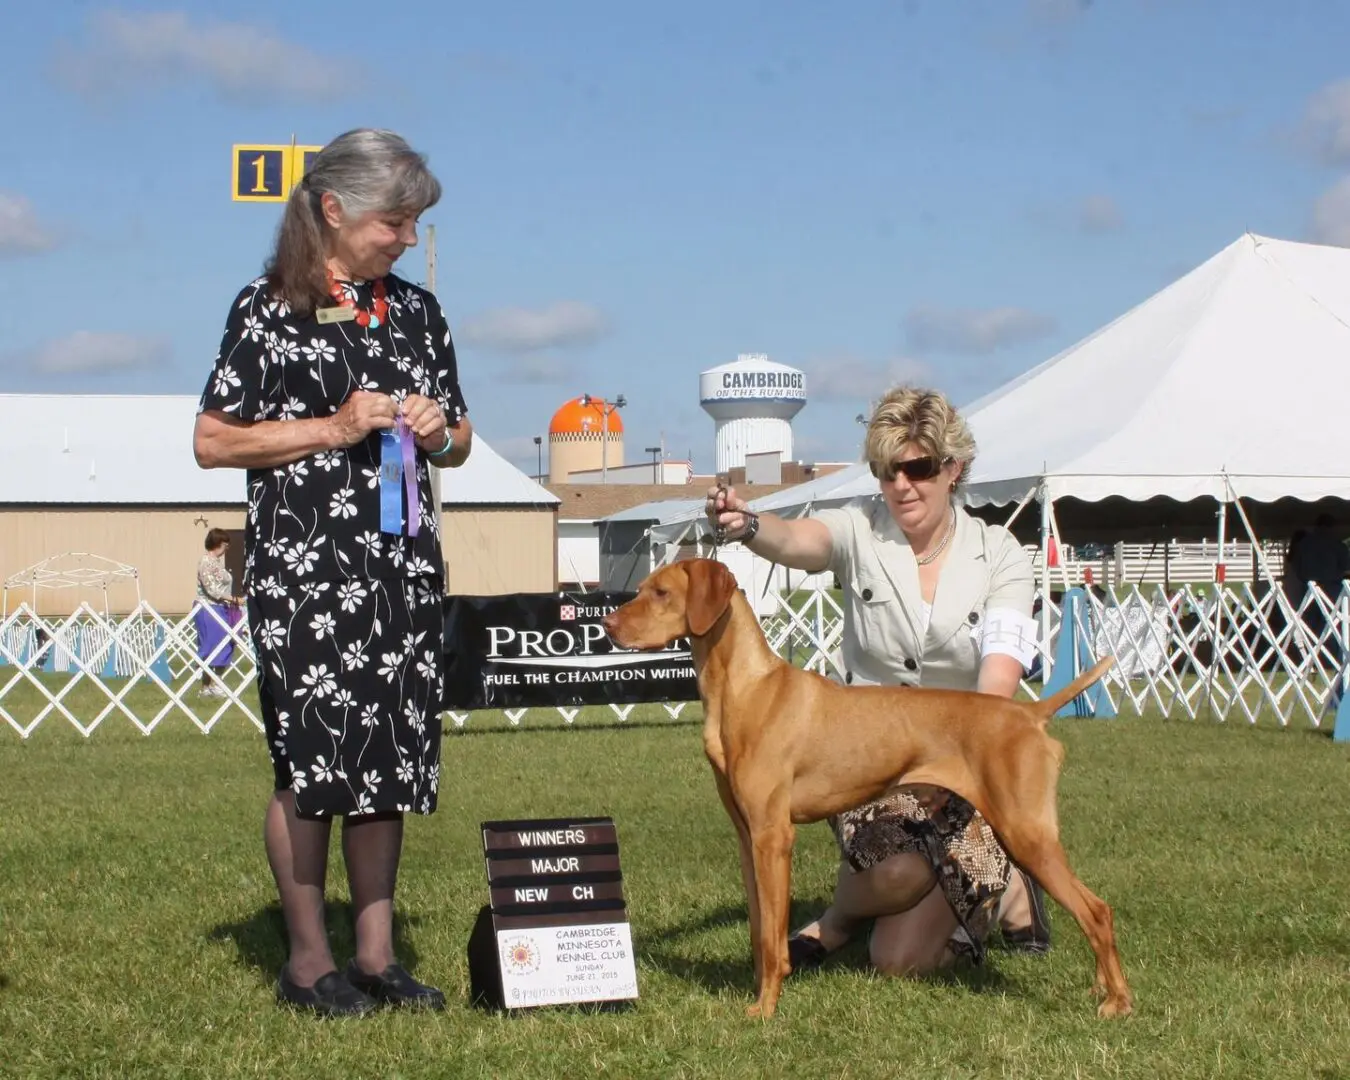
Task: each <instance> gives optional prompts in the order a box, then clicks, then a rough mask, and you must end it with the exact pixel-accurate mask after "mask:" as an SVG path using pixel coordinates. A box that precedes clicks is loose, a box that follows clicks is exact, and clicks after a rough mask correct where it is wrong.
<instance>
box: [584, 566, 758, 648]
mask: <svg viewBox="0 0 1350 1080" xmlns="http://www.w3.org/2000/svg"><path fill="white" fill-rule="evenodd" d="M735 591H736V576H735V575H734V574H732V572H731V571H730V570H728V569H727V568H726V567H725V566H723V565H722V564H721V563H720V562H715V561H714V560H712V559H688V560H686V561H684V562H677V563H672V564H671V565H670V566H664V567H662V568H661V569H660V570H657V571H656V572H655V573H654V574H650V575H649V576H648V577H647V578H646V579H645V580H644V581H643V582H642V584H641V585H639V586H638V594H637V596H635V597H633V599H631V600H629V601H628V603H626V604H624V605H623V606H622V607H620V608H618V609H617V610H615V611H611V612H610V613H609V614H608V615H606V616H605V617H604V619H603V620H602V624H603V625H604V628H605V632H606V633H607V634H609V636H610V637H611V638H613V639H614V643H615V644H616V645H619V646H621V647H622V648H625V649H661V648H664V647H665V646H667V645H669V644H670V643H671V642H672V641H675V640H677V639H678V638H682V637H702V636H703V635H704V634H706V633H707V632H708V631H709V630H711V629H712V628H713V626H714V624H716V622H717V620H718V619H720V618H721V617H722V613H723V612H725V611H726V609H727V605H728V604H730V603H731V597H732V594H733V593H735Z"/></svg>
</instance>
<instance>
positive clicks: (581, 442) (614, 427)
mask: <svg viewBox="0 0 1350 1080" xmlns="http://www.w3.org/2000/svg"><path fill="white" fill-rule="evenodd" d="M622 403H623V402H622V399H620V402H619V404H622ZM622 464H623V420H621V419H620V418H619V410H618V409H617V408H615V407H614V406H613V405H611V404H610V403H609V402H607V401H605V399H604V398H598V397H594V396H592V395H589V394H583V395H581V396H580V397H575V398H572V399H571V400H570V401H567V402H564V404H563V406H562V408H560V409H559V410H558V411H557V412H555V413H554V414H553V419H552V420H551V421H549V425H548V479H549V483H551V484H565V483H567V482H568V479H567V478H568V474H569V473H574V472H585V471H588V470H591V469H597V470H598V469H606V468H609V469H613V468H617V467H618V466H620V465H622Z"/></svg>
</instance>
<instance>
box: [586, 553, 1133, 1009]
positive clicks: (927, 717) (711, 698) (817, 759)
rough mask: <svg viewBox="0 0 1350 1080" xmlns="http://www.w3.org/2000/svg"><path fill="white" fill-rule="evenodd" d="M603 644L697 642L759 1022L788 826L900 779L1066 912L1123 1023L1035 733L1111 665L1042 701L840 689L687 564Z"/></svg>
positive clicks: (631, 607)
mask: <svg viewBox="0 0 1350 1080" xmlns="http://www.w3.org/2000/svg"><path fill="white" fill-rule="evenodd" d="M604 625H605V629H606V631H608V633H609V635H610V637H612V638H613V639H614V641H615V642H616V643H617V644H618V645H620V646H622V647H623V648H628V649H659V648H662V647H663V646H665V645H668V644H670V643H671V642H672V641H675V640H676V639H678V638H681V637H686V636H687V637H689V639H690V641H691V643H692V645H693V655H694V667H695V670H696V671H697V672H698V687H699V696H700V697H701V698H702V699H703V708H704V717H705V720H704V728H703V746H704V749H705V750H706V751H707V754H708V760H709V761H710V762H711V763H712V767H713V773H714V775H715V776H716V779H717V790H718V793H719V794H720V795H721V797H722V802H723V804H724V805H725V806H726V809H727V813H728V814H730V815H731V820H732V821H733V822H734V823H735V826H736V832H737V833H738V835H739V837H740V849H741V875H742V877H743V879H744V882H745V890H746V894H747V899H748V903H749V913H750V938H751V946H752V951H753V953H754V958H755V984H756V989H757V991H758V1000H757V1001H756V1003H755V1004H754V1005H752V1006H751V1007H750V1009H749V1012H750V1014H751V1015H752V1016H754V1015H758V1016H766V1017H767V1016H771V1015H772V1014H773V1011H774V1009H775V1007H776V1006H777V1003H778V997H779V995H780V993H781V992H782V983H783V978H784V977H785V976H786V975H787V974H788V972H789V969H790V965H789V963H788V955H787V937H788V902H789V899H790V897H791V887H792V885H791V874H792V845H793V839H794V832H795V830H794V829H793V824H794V823H796V824H806V823H808V822H812V821H820V820H822V819H823V818H826V817H829V816H831V815H833V814H838V813H841V812H842V811H844V810H849V809H852V808H854V807H856V806H859V805H860V804H862V803H864V802H867V801H868V800H870V799H874V798H876V797H877V796H879V795H880V794H882V792H884V791H885V790H886V789H887V788H889V787H890V786H891V785H892V784H894V783H896V782H900V781H903V782H905V783H916V784H936V785H937V786H939V787H944V788H947V789H948V790H950V791H954V792H956V793H957V794H958V795H960V796H961V797H962V798H964V799H966V800H968V801H969V802H970V803H971V804H972V805H973V806H974V807H975V809H977V810H978V811H979V812H980V814H981V815H983V817H984V819H985V820H986V821H987V822H988V823H989V825H990V827H991V828H992V829H993V830H994V832H995V834H996V835H997V836H998V838H999V841H1000V842H1001V843H1002V844H1003V847H1004V849H1005V850H1006V851H1007V852H1008V854H1009V856H1011V858H1012V859H1013V860H1014V861H1015V862H1016V863H1017V864H1018V865H1020V866H1022V867H1023V868H1024V869H1026V870H1027V872H1028V873H1030V874H1031V875H1032V876H1033V877H1035V879H1036V880H1037V881H1039V882H1040V883H1041V885H1042V887H1044V889H1045V890H1046V892H1048V893H1049V894H1050V895H1051V896H1053V897H1054V898H1055V900H1056V901H1058V902H1059V903H1060V904H1061V905H1063V907H1065V908H1066V909H1067V910H1068V911H1069V913H1070V914H1071V915H1072V916H1073V917H1074V919H1075V920H1077V922H1078V925H1079V926H1080V927H1081V928H1082V930H1083V933H1084V934H1086V935H1087V939H1088V942H1089V943H1090V944H1091V946H1092V951H1093V952H1094V953H1095V954H1096V957H1097V972H1096V978H1095V980H1094V984H1093V989H1094V990H1095V991H1096V992H1097V994H1098V996H1100V997H1102V998H1103V1000H1102V1002H1101V1005H1100V1006H1099V1007H1098V1010H1097V1012H1098V1014H1099V1015H1101V1016H1124V1015H1126V1014H1127V1013H1129V1012H1130V1009H1131V1007H1132V1002H1131V995H1130V988H1129V986H1128V985H1127V984H1126V982H1125V974H1124V972H1123V971H1122V970H1121V966H1120V954H1119V953H1118V952H1117V950H1116V940H1115V931H1114V929H1113V924H1112V916H1111V909H1110V907H1108V906H1107V905H1106V903H1105V902H1103V901H1102V900H1100V899H1099V898H1098V897H1096V896H1094V895H1093V894H1092V893H1091V892H1089V891H1088V889H1087V888H1086V887H1085V886H1084V885H1083V883H1082V882H1081V881H1079V880H1078V878H1077V877H1075V876H1074V873H1073V871H1072V870H1071V869H1070V868H1069V863H1068V860H1067V859H1066V858H1065V855H1064V849H1063V848H1062V847H1061V846H1060V843H1059V821H1058V817H1057V814H1056V807H1055V784H1056V781H1057V779H1058V777H1059V765H1060V761H1061V760H1062V758H1063V754H1064V751H1063V747H1062V746H1061V745H1060V744H1059V743H1058V742H1056V741H1055V740H1054V739H1052V738H1051V737H1050V736H1049V735H1047V734H1046V732H1045V725H1046V721H1047V720H1048V719H1049V718H1050V716H1051V715H1052V714H1053V713H1054V712H1055V710H1056V709H1058V708H1059V707H1060V706H1062V705H1064V704H1065V703H1066V702H1068V701H1070V700H1071V699H1072V698H1073V697H1075V696H1076V695H1077V694H1079V693H1081V692H1082V691H1083V690H1085V689H1087V688H1088V687H1089V686H1091V685H1092V684H1093V683H1095V682H1096V681H1097V680H1098V679H1099V678H1101V676H1102V675H1103V674H1105V672H1106V670H1107V669H1108V668H1109V667H1110V666H1111V663H1112V660H1111V659H1110V658H1108V659H1106V660H1103V661H1101V662H1100V663H1098V664H1097V665H1096V666H1095V667H1094V668H1093V669H1092V670H1091V671H1088V672H1086V673H1085V674H1083V675H1081V676H1079V678H1077V679H1076V680H1074V682H1073V683H1072V684H1070V685H1069V686H1067V687H1066V688H1065V689H1063V690H1061V691H1060V692H1059V693H1058V694H1055V695H1054V696H1053V697H1051V698H1048V699H1046V700H1044V701H1038V702H1015V701H1009V700H1006V699H1004V698H998V697H993V696H991V695H988V694H975V693H967V692H958V691H954V690H921V689H912V688H906V687H883V686H858V687H845V686H841V685H839V684H838V683H835V682H832V681H831V680H829V679H826V678H824V677H823V676H821V675H817V674H814V673H813V672H808V671H801V670H799V669H797V668H794V667H792V666H791V665H790V664H787V663H785V662H784V661H783V660H782V659H781V658H780V657H778V656H777V655H776V654H775V653H774V652H773V651H772V650H771V649H770V648H769V644H768V642H767V641H766V640H765V639H764V634H763V631H762V630H761V628H760V625H759V621H758V620H757V619H756V618H755V615H754V613H753V612H752V611H751V609H750V605H749V604H748V603H747V602H746V600H745V597H744V596H742V595H741V593H740V591H739V590H738V589H737V587H736V579H735V577H733V576H732V573H731V571H730V570H728V569H727V568H726V567H725V566H723V565H722V564H721V563H718V562H713V561H711V560H708V559H692V560H689V561H686V562H678V563H674V564H673V565H671V566H667V567H665V568H663V569H661V570H658V571H656V572H655V573H654V574H652V575H651V576H649V577H648V578H647V579H646V580H645V581H643V583H642V584H641V586H639V588H638V594H637V596H636V597H634V598H633V599H632V600H630V601H629V602H628V603H626V604H624V605H623V606H622V607H620V608H619V609H618V610H617V611H614V612H611V613H610V614H609V615H607V616H606V617H605V620H604Z"/></svg>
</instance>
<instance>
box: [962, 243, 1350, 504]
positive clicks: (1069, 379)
mask: <svg viewBox="0 0 1350 1080" xmlns="http://www.w3.org/2000/svg"><path fill="white" fill-rule="evenodd" d="M1348 403H1350V250H1346V249H1344V248H1335V247H1323V246H1318V245H1313V244H1299V243H1291V242H1288V241H1283V240H1271V239H1267V238H1265V237H1261V236H1253V235H1251V234H1247V235H1244V236H1242V237H1241V238H1239V239H1238V240H1237V241H1235V242H1234V243H1232V244H1230V245H1229V246H1228V247H1226V248H1224V249H1223V250H1222V251H1221V252H1219V253H1218V254H1217V255H1215V256H1214V257H1213V258H1211V259H1209V260H1208V261H1207V262H1205V263H1204V264H1202V265H1201V266H1199V267H1197V268H1196V269H1195V270H1193V271H1191V272H1190V273H1189V274H1187V275H1185V276H1184V277H1182V278H1181V279H1180V280H1178V281H1176V282H1174V283H1173V284H1172V285H1170V286H1168V287H1167V288H1165V289H1163V290H1162V291H1161V292H1159V293H1157V294H1156V295H1154V296H1152V297H1150V298H1149V299H1148V300H1146V301H1144V302H1143V303H1142V304H1140V305H1139V306H1138V307H1136V308H1134V309H1132V310H1130V311H1128V312H1126V313H1125V314H1124V315H1122V316H1120V317H1119V318H1118V319H1116V320H1115V321H1114V322H1112V323H1110V324H1109V325H1107V326H1106V327H1104V328H1102V329H1101V330H1098V331H1097V332H1096V333H1094V334H1091V335H1090V336H1089V337H1087V338H1085V339H1084V340H1083V341H1080V342H1079V343H1078V344H1076V345H1074V346H1072V347H1071V348H1069V349H1067V350H1065V351H1064V352H1062V353H1061V354H1060V355H1058V356H1056V357H1053V358H1052V359H1050V360H1047V361H1046V362H1045V363H1043V364H1041V365H1039V366H1038V367H1035V368H1033V369H1032V370H1031V371H1029V372H1027V373H1026V374H1025V375H1023V376H1021V377H1020V378H1018V379H1015V380H1013V381H1012V382H1010V383H1008V384H1007V385H1005V386H1003V387H1001V388H1000V389H998V390H996V391H994V392H993V393H992V394H989V395H988V396H986V397H984V398H982V399H980V400H979V401H976V402H974V403H973V404H971V405H968V406H966V407H965V408H964V410H963V411H964V412H965V414H966V417H967V419H968V420H969V422H970V425H971V428H972V430H973V432H974V435H975V438H976V441H977V442H978V443H979V445H980V447H981V451H980V456H979V458H978V459H977V460H976V463H975V467H974V469H973V470H972V475H971V483H970V487H969V498H970V501H971V503H972V504H973V505H980V504H982V503H998V504H1003V503H1009V502H1013V501H1016V500H1018V499H1021V498H1023V497H1024V496H1025V495H1026V493H1027V492H1028V491H1029V490H1031V489H1032V488H1035V487H1037V486H1038V485H1039V486H1040V487H1041V490H1042V491H1043V493H1044V495H1045V496H1047V497H1048V498H1049V500H1050V501H1054V500H1058V499H1061V498H1065V497H1071V498H1075V499H1081V500H1085V501H1090V502H1092V501H1099V500H1102V499H1106V498H1111V497H1117V498H1124V499H1129V500H1144V499H1152V498H1159V497H1162V498H1168V499H1174V500H1177V501H1179V502H1186V501H1189V500H1192V499H1197V498H1203V497H1206V496H1207V497H1209V498H1210V499H1213V500H1217V501H1219V502H1231V501H1233V500H1234V499H1250V500H1255V501H1258V502H1271V501H1274V500H1277V499H1281V498H1295V499H1299V500H1307V501H1312V500H1317V499H1322V498H1345V497H1347V496H1350V424H1346V423H1345V420H1344V413H1345V408H1346V405H1347V404H1348Z"/></svg>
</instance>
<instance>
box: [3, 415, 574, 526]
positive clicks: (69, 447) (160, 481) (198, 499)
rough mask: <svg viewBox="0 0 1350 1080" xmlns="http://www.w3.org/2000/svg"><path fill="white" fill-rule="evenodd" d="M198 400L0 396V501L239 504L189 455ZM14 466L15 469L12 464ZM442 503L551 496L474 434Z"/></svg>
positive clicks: (229, 473) (234, 490)
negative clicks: (1, 466)
mask: <svg viewBox="0 0 1350 1080" xmlns="http://www.w3.org/2000/svg"><path fill="white" fill-rule="evenodd" d="M197 403H198V398H197V397H196V396H195V395H188V394H148V395H141V394H0V460H3V461H5V462H9V463H12V464H13V467H11V468H7V469H5V470H3V471H0V504H4V503H17V504H29V505H47V504H55V503H81V504H101V503H122V504H128V503H143V504H152V503H165V504H182V505H188V506H192V505H220V506H229V505H234V504H238V505H243V503H244V502H245V496H246V492H245V485H244V474H243V473H242V472H241V471H240V470H238V469H205V470H204V469H199V468H198V467H197V463H196V462H195V461H194V460H193V457H192V425H193V422H194V420H195V419H196V415H197ZM19 463H22V465H21V467H20V465H19ZM441 497H442V500H443V502H444V503H445V504H446V505H452V506H471V505H508V504H511V505H515V504H525V505H533V506H554V505H556V504H557V502H558V498H557V496H555V495H554V494H552V492H550V491H548V490H547V489H546V488H544V487H543V486H541V485H540V484H537V483H535V481H533V480H531V479H530V478H529V477H528V476H526V475H525V474H524V473H523V472H521V471H520V470H519V469H517V468H516V467H515V466H514V465H512V464H511V463H510V462H509V461H507V460H506V459H505V458H503V457H502V456H501V455H500V454H498V453H497V452H496V451H495V450H493V449H492V447H491V446H489V445H488V444H487V442H486V441H485V440H484V439H483V438H482V436H480V435H475V436H474V449H473V453H472V454H470V455H469V460H468V461H467V462H466V463H465V464H464V466H463V468H460V469H451V470H447V471H446V472H445V473H443V474H442V491H441Z"/></svg>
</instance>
